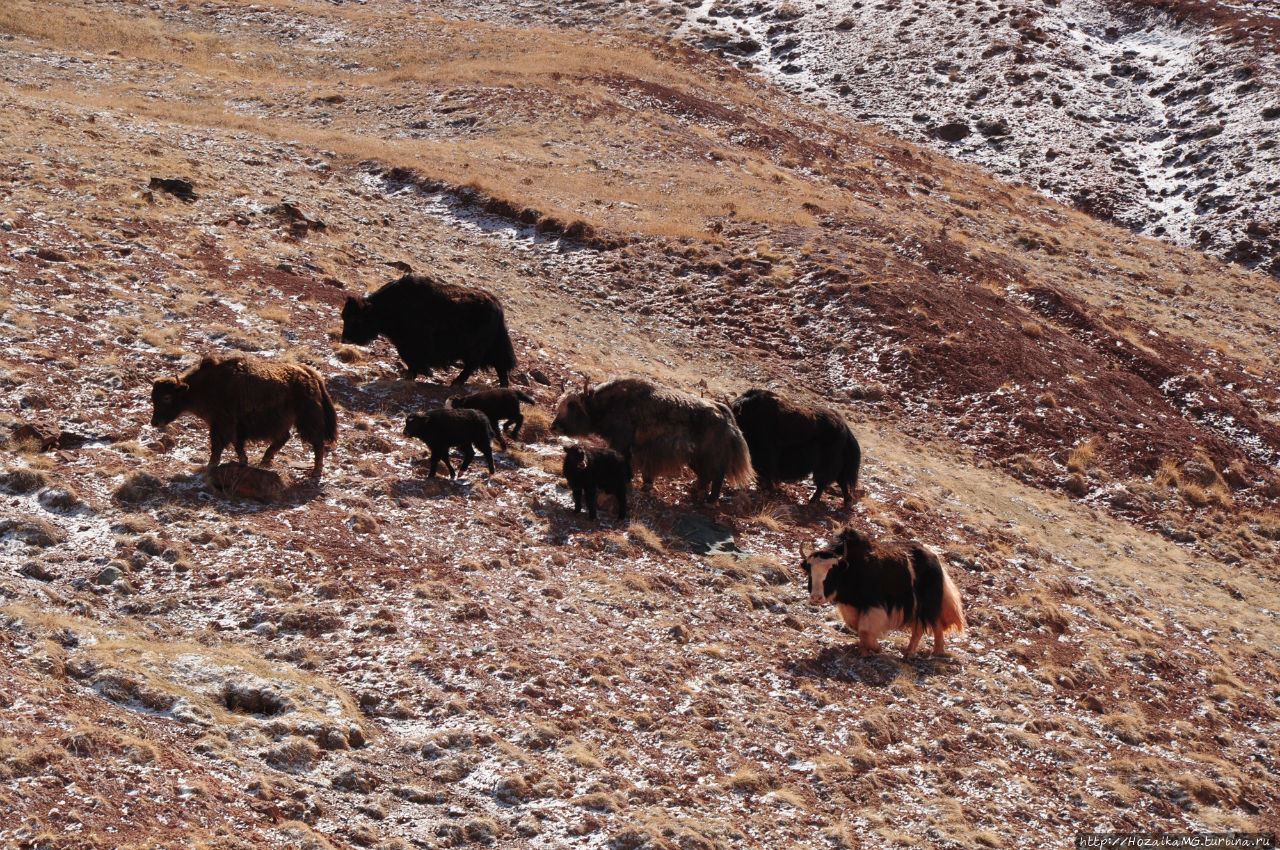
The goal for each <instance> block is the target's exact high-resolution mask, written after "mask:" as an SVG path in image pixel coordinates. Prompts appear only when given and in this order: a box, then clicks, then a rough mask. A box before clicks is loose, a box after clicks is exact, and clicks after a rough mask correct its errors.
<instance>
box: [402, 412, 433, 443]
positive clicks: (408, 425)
mask: <svg viewBox="0 0 1280 850" xmlns="http://www.w3.org/2000/svg"><path fill="white" fill-rule="evenodd" d="M426 423H427V417H426V416H423V415H422V414H421V413H410V414H409V416H408V418H406V419H405V420H404V435H405V436H406V437H415V438H417V439H419V440H422V441H423V442H426V440H425V439H424V436H423V434H424V432H423V428H424V427H425V426H426Z"/></svg>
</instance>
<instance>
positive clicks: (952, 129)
mask: <svg viewBox="0 0 1280 850" xmlns="http://www.w3.org/2000/svg"><path fill="white" fill-rule="evenodd" d="M930 132H931V134H932V135H933V137H934V138H935V139H941V140H942V141H944V142H958V141H961V140H962V139H964V138H965V137H966V136H968V135H969V133H970V132H972V131H971V130H970V129H969V124H968V122H967V121H952V122H950V123H948V124H943V125H942V126H940V127H934V128H933V130H931V131H930Z"/></svg>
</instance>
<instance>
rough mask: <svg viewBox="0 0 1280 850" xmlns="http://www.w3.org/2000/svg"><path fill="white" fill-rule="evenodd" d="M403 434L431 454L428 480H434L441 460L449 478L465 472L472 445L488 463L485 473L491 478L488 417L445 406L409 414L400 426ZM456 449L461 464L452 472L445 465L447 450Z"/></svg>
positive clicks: (469, 462)
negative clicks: (417, 442) (415, 440)
mask: <svg viewBox="0 0 1280 850" xmlns="http://www.w3.org/2000/svg"><path fill="white" fill-rule="evenodd" d="M404 435H405V436H406V437H416V438H417V439H419V440H421V441H422V442H424V443H426V444H427V448H428V449H429V450H430V452H431V471H430V472H429V473H428V474H427V477H428V478H435V476H436V465H437V464H439V463H440V461H444V468H445V469H447V470H449V477H450V478H457V477H458V475H459V474H460V473H463V472H466V471H467V467H468V466H470V465H471V459H472V458H474V457H475V452H473V451H472V450H471V447H472V446H475V447H476V448H477V449H479V450H480V453H481V454H483V455H484V459H485V460H486V461H487V462H488V464H489V474H490V475H493V472H494V467H493V445H492V442H493V439H494V434H493V427H492V426H490V425H489V417H487V416H485V415H484V414H483V413H481V412H480V411H478V410H452V409H450V408H447V407H442V408H437V409H435V410H427V411H423V412H422V413H411V414H409V416H408V418H407V419H405V423H404ZM452 448H457V449H458V450H460V451H461V452H462V464H461V465H460V466H459V467H458V469H457V471H456V472H455V471H454V469H453V466H452V465H451V464H450V463H449V450H450V449H452Z"/></svg>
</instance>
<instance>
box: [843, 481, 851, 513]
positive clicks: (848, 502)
mask: <svg viewBox="0 0 1280 850" xmlns="http://www.w3.org/2000/svg"><path fill="white" fill-rule="evenodd" d="M840 494H841V495H842V496H844V506H845V507H846V508H847V507H849V506H850V505H852V504H853V494H852V493H850V492H849V485H848V484H846V483H845V482H843V481H841V482H840Z"/></svg>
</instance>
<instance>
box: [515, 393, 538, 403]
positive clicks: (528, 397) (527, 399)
mask: <svg viewBox="0 0 1280 850" xmlns="http://www.w3.org/2000/svg"><path fill="white" fill-rule="evenodd" d="M516 398H518V399H520V400H521V401H523V402H524V403H525V404H537V402H536V401H534V400H533V396H531V395H529V394H528V393H523V392H520V390H516Z"/></svg>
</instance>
